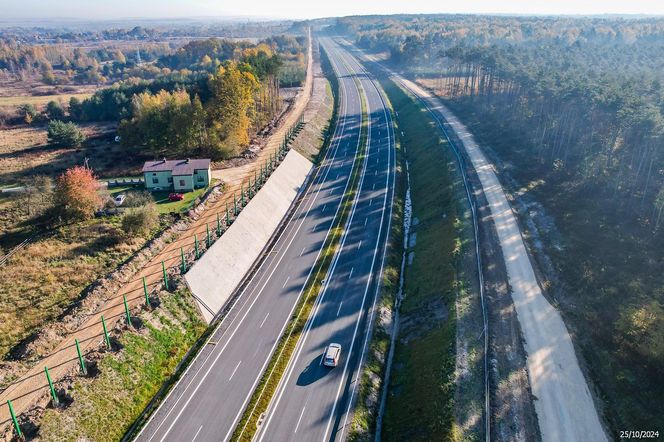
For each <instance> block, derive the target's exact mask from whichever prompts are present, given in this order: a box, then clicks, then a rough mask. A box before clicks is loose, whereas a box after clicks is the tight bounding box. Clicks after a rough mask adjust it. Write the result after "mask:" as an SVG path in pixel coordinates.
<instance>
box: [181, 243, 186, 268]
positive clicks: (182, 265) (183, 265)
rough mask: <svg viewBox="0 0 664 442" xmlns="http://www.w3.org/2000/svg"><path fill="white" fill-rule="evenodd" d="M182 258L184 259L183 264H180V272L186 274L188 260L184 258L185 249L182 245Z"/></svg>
mask: <svg viewBox="0 0 664 442" xmlns="http://www.w3.org/2000/svg"><path fill="white" fill-rule="evenodd" d="M180 258H181V259H182V264H181V265H180V272H181V273H182V274H184V273H185V272H186V271H187V261H186V260H185V259H184V249H183V248H182V247H180Z"/></svg>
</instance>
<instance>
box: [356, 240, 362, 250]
mask: <svg viewBox="0 0 664 442" xmlns="http://www.w3.org/2000/svg"><path fill="white" fill-rule="evenodd" d="M361 246H362V240H360V243H359V244H358V245H357V248H358V249H359V248H360V247H361Z"/></svg>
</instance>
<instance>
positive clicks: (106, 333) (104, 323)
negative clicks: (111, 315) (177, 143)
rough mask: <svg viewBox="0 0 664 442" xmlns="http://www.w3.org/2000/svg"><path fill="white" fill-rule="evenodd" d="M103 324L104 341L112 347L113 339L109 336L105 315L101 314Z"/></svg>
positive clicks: (109, 347)
mask: <svg viewBox="0 0 664 442" xmlns="http://www.w3.org/2000/svg"><path fill="white" fill-rule="evenodd" d="M101 326H102V327H103V328H104V342H106V346H107V347H108V349H109V350H110V349H111V339H110V338H109V337H108V330H107V329H106V321H104V315H101Z"/></svg>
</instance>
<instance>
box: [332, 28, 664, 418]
mask: <svg viewBox="0 0 664 442" xmlns="http://www.w3.org/2000/svg"><path fill="white" fill-rule="evenodd" d="M335 30H336V31H337V32H343V33H346V34H348V35H350V36H351V37H352V38H353V39H354V40H355V42H356V43H357V44H358V45H359V46H361V47H364V48H366V49H369V50H372V51H377V52H384V53H386V54H388V56H389V62H390V63H392V64H393V65H394V66H396V67H398V68H399V69H405V70H407V71H408V72H410V73H411V74H412V75H415V76H417V77H420V78H422V79H424V78H426V82H427V85H428V86H429V87H432V88H433V89H434V90H435V91H436V92H437V93H438V94H440V95H441V96H443V97H444V98H445V99H446V100H447V101H448V104H449V105H450V106H451V107H452V108H453V109H454V110H455V111H457V112H458V113H459V114H460V116H462V119H465V120H466V123H467V124H469V125H470V126H471V127H473V128H474V129H475V130H476V133H477V134H478V135H479V136H480V138H481V140H482V141H483V142H485V143H486V144H487V145H488V146H491V147H494V148H495V149H496V151H497V152H498V154H499V155H501V156H502V157H504V158H507V159H509V161H511V162H512V163H513V164H515V165H516V166H517V167H518V168H519V169H518V170H516V171H515V172H513V173H514V174H515V175H517V176H519V177H521V178H522V179H524V180H526V181H525V182H524V183H522V184H524V185H525V184H527V183H528V182H536V181H540V180H541V182H542V183H543V184H542V185H541V189H538V190H536V191H534V192H533V193H535V194H536V195H539V196H540V197H541V198H542V201H543V202H544V203H545V204H546V207H547V208H549V209H550V210H551V212H552V213H553V214H556V215H558V218H557V219H556V221H557V223H558V224H559V225H560V228H561V229H562V231H563V233H564V235H565V236H564V238H563V240H564V241H565V247H566V248H565V249H564V250H565V251H564V253H563V252H560V251H557V250H555V249H552V250H551V252H550V253H552V255H553V256H554V257H555V258H556V259H557V261H556V262H555V264H556V266H557V268H558V269H559V271H560V272H561V275H562V282H561V287H565V290H567V291H568V292H569V294H568V295H567V296H569V297H570V299H568V300H567V305H569V304H572V305H573V306H574V307H575V308H573V309H572V308H570V309H569V310H568V311H567V313H568V315H569V316H568V317H567V318H568V319H569V318H570V317H571V318H575V321H574V323H573V324H574V326H575V328H577V330H579V331H581V334H580V336H582V342H583V344H582V346H583V347H585V348H584V351H585V352H586V356H587V357H588V359H589V360H590V361H591V363H592V368H591V370H592V371H594V372H595V373H596V376H597V378H596V380H597V382H598V385H599V386H600V388H601V390H602V394H603V395H605V397H606V398H607V400H608V401H609V407H608V414H609V419H610V420H611V421H612V424H613V425H614V429H616V428H623V427H625V426H630V425H631V426H634V425H636V426H643V425H651V426H652V425H655V426H656V424H657V423H661V422H662V421H661V420H659V421H658V420H657V419H659V418H661V416H659V417H657V416H656V415H655V414H653V412H652V409H651V407H649V406H647V402H648V401H654V400H657V399H656V398H659V397H661V394H663V393H664V390H662V384H661V379H662V377H663V376H664V371H663V368H662V367H664V351H663V346H662V343H664V308H663V305H664V280H663V279H662V276H663V275H664V268H663V267H662V265H663V264H664V263H663V262H662V252H661V250H662V247H664V20H662V19H656V18H644V19H623V18H554V17H549V18H542V17H486V16H392V17H349V18H343V19H339V20H338V21H337V23H336V26H335ZM561 301H562V299H561ZM563 305H565V303H564V302H563ZM638 391H646V392H647V393H643V394H640V393H638Z"/></svg>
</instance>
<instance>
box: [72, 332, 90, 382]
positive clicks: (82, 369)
mask: <svg viewBox="0 0 664 442" xmlns="http://www.w3.org/2000/svg"><path fill="white" fill-rule="evenodd" d="M74 342H75V343H76V354H78V363H79V364H80V365H81V371H82V372H83V374H84V375H87V374H88V369H87V368H86V367H85V360H84V359H83V354H82V353H81V347H80V346H79V345H78V339H74Z"/></svg>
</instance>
